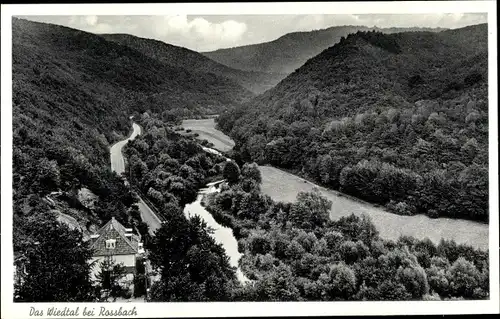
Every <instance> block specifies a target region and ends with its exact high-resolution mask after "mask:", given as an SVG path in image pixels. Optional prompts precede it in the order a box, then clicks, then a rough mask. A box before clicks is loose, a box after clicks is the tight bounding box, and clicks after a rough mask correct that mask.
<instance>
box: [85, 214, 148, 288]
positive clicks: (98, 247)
mask: <svg viewBox="0 0 500 319" xmlns="http://www.w3.org/2000/svg"><path fill="white" fill-rule="evenodd" d="M90 241H91V245H90V248H91V249H93V250H94V254H93V256H92V259H91V262H96V263H95V266H94V267H93V268H92V277H93V279H95V278H96V275H97V274H98V273H99V271H100V264H101V262H103V261H104V260H105V259H106V258H112V259H113V260H114V261H115V263H118V264H119V263H123V266H124V267H125V272H126V274H127V275H126V281H132V280H133V278H134V274H135V270H136V269H135V265H136V263H135V262H136V259H137V257H139V256H140V255H142V254H143V253H144V248H143V244H142V242H141V237H140V236H138V235H136V234H134V233H133V232H132V229H131V228H125V227H124V226H123V225H122V224H120V223H119V222H118V221H117V220H116V219H115V218H114V217H113V218H111V220H110V221H109V222H107V223H106V225H104V226H103V227H102V228H101V229H99V230H98V231H97V232H96V233H95V234H92V235H90Z"/></svg>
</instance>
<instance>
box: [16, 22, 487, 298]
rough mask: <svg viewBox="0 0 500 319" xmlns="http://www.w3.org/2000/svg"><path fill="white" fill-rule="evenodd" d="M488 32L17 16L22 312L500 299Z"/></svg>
mask: <svg viewBox="0 0 500 319" xmlns="http://www.w3.org/2000/svg"><path fill="white" fill-rule="evenodd" d="M128 18H130V19H134V17H132V16H131V17H128ZM143 18H144V17H143ZM141 19H142V18H141ZM144 19H147V18H144ZM186 19H188V18H186ZM234 19H237V17H236V16H235V17H234ZM89 21H90V22H92V21H93V20H89ZM130 21H131V20H130ZM158 21H159V20H158ZM158 21H157V22H158ZM162 21H163V22H165V21H167V20H162ZM73 22H74V21H73ZM202 22H203V19H197V20H196V19H195V20H193V24H192V25H191V24H189V25H190V26H192V27H193V30H192V32H191V33H189V32H188V33H185V34H183V36H186V37H188V36H193V34H196V36H198V37H202V36H203V37H205V36H206V34H204V33H203V34H202V33H199V31H200V29H199V28H201V27H202V25H201V24H200V23H202ZM158 23H160V22H158ZM204 25H205V26H207V25H206V24H204ZM208 26H210V24H208ZM163 27H165V25H163ZM170 27H171V26H170ZM487 27H488V26H487V24H485V23H482V24H476V25H468V26H465V27H460V28H455V29H446V28H427V27H426V28H418V27H410V28H401V27H396V26H395V27H391V28H377V27H373V28H370V27H366V26H348V25H345V26H334V27H331V28H326V29H320V30H317V29H314V30H312V31H307V32H291V33H286V34H283V36H281V37H280V38H278V39H276V40H274V41H270V42H263V43H259V44H255V45H250V46H239V47H233V48H229V49H219V50H215V51H211V52H197V51H194V50H191V49H188V48H184V47H181V46H177V45H172V44H169V43H167V42H164V40H165V38H163V40H159V39H152V38H151V39H150V38H147V37H145V36H144V35H143V36H137V35H132V34H124V33H109V32H108V33H103V34H97V33H96V34H94V33H91V32H86V31H81V30H78V29H74V28H70V27H64V26H60V25H56V24H49V23H41V22H32V21H29V20H26V19H19V18H15V17H14V18H13V19H12V39H13V41H12V42H13V44H12V53H13V54H12V61H13V63H12V83H13V87H12V91H13V100H12V111H13V112H12V114H13V118H12V124H13V152H12V153H13V156H12V160H13V194H12V200H13V238H12V246H13V252H14V267H15V270H16V271H15V273H16V275H15V284H14V291H15V292H14V297H13V299H14V301H15V302H83V301H93V302H102V301H108V300H109V299H111V300H114V301H116V300H117V298H118V299H119V300H123V299H129V300H130V299H131V298H132V296H133V297H135V298H144V301H146V302H149V301H153V302H186V301H187V302H200V301H201V302H207V301H209V302H214V301H215V302H227V301H245V302H246V301H270V302H274V301H347V300H349V301H365V300H370V301H389V300H399V301H401V300H406V301H410V300H411V301H416V300H426V301H429V300H441V301H449V300H487V299H489V298H490V296H491V294H490V273H489V271H490V252H489V251H488V248H489V244H490V239H491V236H490V233H489V230H490V228H491V227H492V225H490V222H491V219H490V217H491V216H495V215H492V214H494V213H495V212H496V211H495V210H494V208H492V207H489V199H490V196H491V195H490V194H489V184H490V182H491V181H490V180H489V169H490V166H491V165H490V162H489V161H490V159H489V152H491V151H492V150H490V149H489V144H488V142H489V140H488V138H489V135H488V134H489V130H490V127H489V125H490V123H489V121H488V120H489V119H488V117H489V111H490V109H489V100H488V89H489V85H490V83H488V32H487V31H488V28H487ZM153 29H155V30H156V31H155V32H160V31H161V30H163V29H162V28H161V27H160V26H156V25H154V28H153ZM165 30H167V29H165ZM165 30H163V31H165ZM221 30H222V29H221ZM221 30H219V31H221ZM242 30H243V29H242ZM170 31H171V30H170ZM162 34H163V36H164V37H166V38H168V35H169V33H168V32H166V31H165V32H163V33H162ZM202 40H203V39H202V38H199V39H198V41H202ZM219 47H220V46H219ZM222 47H223V46H222ZM214 114H217V115H214ZM108 226H109V227H108ZM104 257H106V258H104ZM99 258H100V259H99ZM92 260H101V261H100V262H99V263H94V262H92ZM96 267H97V268H96ZM91 273H92V274H95V276H92V277H91V276H90V274H91ZM151 277H153V278H154V282H151V281H150V278H151ZM69 279H70V280H71V281H72V285H69V286H68V285H67V280H69ZM41 287H43V288H41Z"/></svg>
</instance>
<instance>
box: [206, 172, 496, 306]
mask: <svg viewBox="0 0 500 319" xmlns="http://www.w3.org/2000/svg"><path fill="white" fill-rule="evenodd" d="M226 167H232V168H231V169H229V168H226ZM224 171H225V172H228V173H227V175H226V176H225V177H226V180H227V181H228V182H227V183H225V184H223V185H222V186H221V191H220V192H218V193H217V192H216V193H212V194H210V195H208V198H205V203H206V206H207V209H208V210H209V211H210V212H211V213H212V215H213V216H214V218H216V220H217V221H218V222H219V223H220V224H222V225H224V226H227V227H230V228H232V229H233V233H234V235H235V236H236V238H237V239H238V248H239V251H240V252H241V253H243V257H242V259H241V260H240V265H241V268H242V270H243V271H244V272H245V274H246V275H247V276H248V278H249V279H251V280H252V281H251V282H250V283H249V284H247V285H245V286H243V287H240V288H237V289H236V291H235V293H234V297H233V298H234V300H240V301H318V300H323V301H332V300H457V299H484V298H488V296H489V266H488V253H485V252H483V251H480V250H475V249H474V248H472V247H470V246H466V245H457V244H456V243H455V242H454V241H445V240H442V241H441V242H440V243H439V244H438V245H435V244H434V243H432V242H431V241H430V240H429V239H425V240H417V239H415V238H412V237H401V238H399V239H398V240H397V241H387V240H384V239H381V238H380V237H379V236H378V231H377V229H376V228H375V226H374V225H373V224H372V223H371V221H370V218H369V216H366V215H364V216H363V217H358V216H356V215H354V214H352V215H351V216H349V217H342V218H340V219H339V220H334V221H332V220H330V218H329V210H330V206H331V204H332V203H331V202H330V201H328V200H327V199H325V198H324V197H322V196H321V195H320V194H319V192H311V193H299V195H298V196H297V200H296V201H295V202H294V203H282V202H274V201H273V200H272V199H271V198H270V197H268V196H267V195H263V194H262V193H261V192H260V189H259V187H260V180H261V176H260V172H259V170H258V167H257V165H256V164H255V163H253V164H249V163H246V164H244V165H243V167H242V168H241V170H240V168H239V167H238V166H237V164H235V163H234V162H228V163H227V164H226V165H225V167H224Z"/></svg>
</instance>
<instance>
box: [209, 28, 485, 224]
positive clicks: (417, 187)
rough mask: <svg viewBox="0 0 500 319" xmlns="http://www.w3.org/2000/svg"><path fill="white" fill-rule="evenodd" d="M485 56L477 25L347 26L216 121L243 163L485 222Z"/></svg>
mask: <svg viewBox="0 0 500 319" xmlns="http://www.w3.org/2000/svg"><path fill="white" fill-rule="evenodd" d="M487 62H488V59H487V25H486V24H482V25H476V26H470V27H466V28H461V29H457V30H449V31H442V32H438V33H434V32H404V33H395V34H383V33H379V32H356V33H354V34H351V35H349V36H347V37H346V38H341V40H340V42H339V43H338V44H335V45H334V46H332V47H330V48H328V49H326V50H324V51H323V52H321V53H320V54H318V55H317V56H315V57H313V58H311V59H310V60H308V61H307V62H306V63H305V64H304V65H303V66H302V67H300V68H299V69H297V70H296V71H295V72H293V73H292V74H290V75H289V76H288V77H287V78H285V79H284V80H283V81H281V82H280V83H279V84H278V85H277V86H276V87H274V88H273V89H271V90H269V91H267V92H265V93H264V94H262V95H260V96H258V97H256V98H255V99H253V100H252V101H251V102H249V103H247V104H246V105H243V106H241V107H238V108H235V109H233V110H231V111H228V112H226V113H224V114H222V115H221V116H220V117H219V123H218V125H219V127H220V128H221V129H222V130H223V131H225V132H226V133H228V134H229V135H230V136H231V137H232V138H233V139H234V140H235V142H236V147H235V149H236V152H237V155H239V156H241V158H242V159H243V160H245V161H249V160H256V161H258V162H259V163H270V164H273V165H276V166H279V167H283V168H286V169H289V170H292V171H293V172H296V173H299V174H301V175H303V176H306V177H309V178H312V179H314V180H316V181H318V182H320V183H322V184H323V185H325V186H329V187H331V188H334V189H340V190H341V191H344V192H346V193H348V194H351V195H354V196H358V197H360V198H362V199H365V200H368V201H371V202H374V203H378V204H382V205H386V206H387V207H390V208H391V209H393V210H396V211H398V210H399V212H400V213H401V212H402V211H403V213H404V214H415V213H417V212H420V213H426V214H428V215H430V216H433V217H437V216H449V217H460V218H469V219H479V220H487V218H488V208H487V207H488V200H487V199H488V194H487V187H486V188H484V189H482V190H481V191H479V192H478V191H477V187H478V185H483V186H484V185H487V179H488V175H487V167H488V166H487V163H488V94H487V88H488V84H487V78H488V76H487V72H488V67H487V66H488V63H487ZM374 179H379V182H380V183H379V182H374ZM436 180H438V181H439V182H437V181H436ZM386 183H389V184H386ZM478 183H479V184H478ZM434 192H436V193H434ZM457 193H459V194H463V195H461V199H460V198H457V196H456V194H457ZM462 201H465V202H462ZM397 205H399V206H397ZM396 206H397V207H399V208H397V209H396V208H395V207H396Z"/></svg>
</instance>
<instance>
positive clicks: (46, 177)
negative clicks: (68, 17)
mask: <svg viewBox="0 0 500 319" xmlns="http://www.w3.org/2000/svg"><path fill="white" fill-rule="evenodd" d="M12 29H13V30H12V41H13V47H12V50H13V52H12V59H13V179H14V180H13V193H14V195H13V207H14V214H13V219H14V228H13V238H14V242H13V244H14V252H15V255H16V257H17V256H19V257H20V258H27V259H28V262H27V263H28V265H29V274H30V276H31V277H30V278H31V279H29V280H32V281H29V280H28V283H27V284H25V285H24V286H23V287H22V289H21V290H20V292H19V294H20V296H18V297H16V298H19V299H20V300H28V301H29V300H31V301H33V300H38V301H55V300H59V301H72V300H79V301H82V300H87V299H88V298H90V295H91V291H90V290H89V289H90V288H89V285H87V283H88V272H87V270H86V269H85V266H83V264H82V263H81V261H82V260H85V259H86V258H87V257H89V256H88V254H89V252H88V250H86V248H84V247H85V244H83V243H82V241H81V239H82V237H83V236H85V234H87V235H88V233H87V231H89V230H92V229H95V228H96V227H99V226H101V225H102V223H103V222H107V221H108V220H109V219H110V218H111V217H112V216H114V217H116V219H117V220H118V221H120V222H121V223H122V224H123V225H125V226H126V227H136V228H137V229H139V230H142V232H144V231H146V232H147V227H145V224H143V223H142V222H141V221H140V218H139V215H138V214H133V211H134V210H135V209H136V208H134V206H132V204H133V203H134V202H135V199H134V197H133V196H132V194H131V193H130V190H129V189H128V188H127V187H125V186H124V184H123V180H122V179H121V178H119V177H118V176H117V175H116V174H115V173H112V172H111V171H110V168H109V165H110V163H109V161H110V160H109V147H110V145H111V144H113V143H114V142H116V141H117V140H119V139H122V138H124V136H126V135H128V134H129V130H130V125H131V123H130V120H129V116H130V114H131V113H132V112H133V111H144V110H147V109H151V110H153V111H156V112H158V113H163V115H164V116H166V117H168V118H169V119H172V120H175V119H179V118H180V117H182V116H196V115H203V114H206V113H215V112H219V111H220V110H222V109H223V108H225V107H228V106H230V105H235V104H237V103H238V102H239V101H241V100H244V99H247V98H248V97H250V96H252V94H251V93H250V92H248V91H247V90H245V89H243V88H242V87H241V86H239V85H237V84H235V83H234V82H232V81H230V80H227V79H224V78H221V77H217V76H215V75H213V74H199V73H190V72H188V71H186V70H184V69H182V68H177V67H172V66H168V65H165V64H162V63H160V62H158V61H156V60H154V59H151V58H149V57H146V56H145V55H143V54H141V53H140V52H138V51H135V50H133V49H130V48H128V47H126V46H121V45H119V44H116V43H114V42H109V41H106V40H105V39H104V38H102V37H99V36H96V35H94V34H90V33H86V32H82V31H78V30H74V29H70V28H66V27H61V26H56V25H50V24H43V23H35V22H29V21H26V20H20V19H16V18H14V19H13V20H12ZM56 218H57V219H59V220H66V221H68V220H69V221H70V222H69V226H70V227H73V228H79V229H81V230H83V234H82V233H79V231H77V230H75V231H70V230H69V229H67V228H65V227H63V228H61V226H55V225H56V224H55V223H56V221H55V220H56ZM71 221H72V222H71ZM145 229H146V230H145ZM60 243H63V245H61V244H60ZM77 246H78V247H80V248H81V249H80V248H77ZM67 251H71V253H74V254H75V255H74V259H70V258H66V256H65V254H67ZM61 256H64V257H61ZM78 258H80V259H78ZM77 259H78V260H77ZM40 260H43V261H44V264H45V265H46V267H48V268H42V267H40V268H37V264H38V263H40ZM47 269H52V270H54V272H53V273H47ZM56 270H57V271H56ZM68 278H73V279H74V284H75V287H80V288H81V289H80V288H79V289H80V290H79V291H78V292H77V294H75V293H74V292H75V291H61V289H62V288H61V287H62V286H61V284H62V283H61V280H63V281H65V284H64V285H66V284H67V280H69V279H68ZM30 282H31V283H32V284H34V285H35V286H30ZM44 283H45V284H46V285H44ZM78 283H79V284H78ZM36 285H38V286H36ZM58 285H59V286H58ZM40 287H43V289H44V293H43V294H42V293H41V292H40V290H39V288H40ZM37 289H38V290H37ZM64 294H66V295H64Z"/></svg>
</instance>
